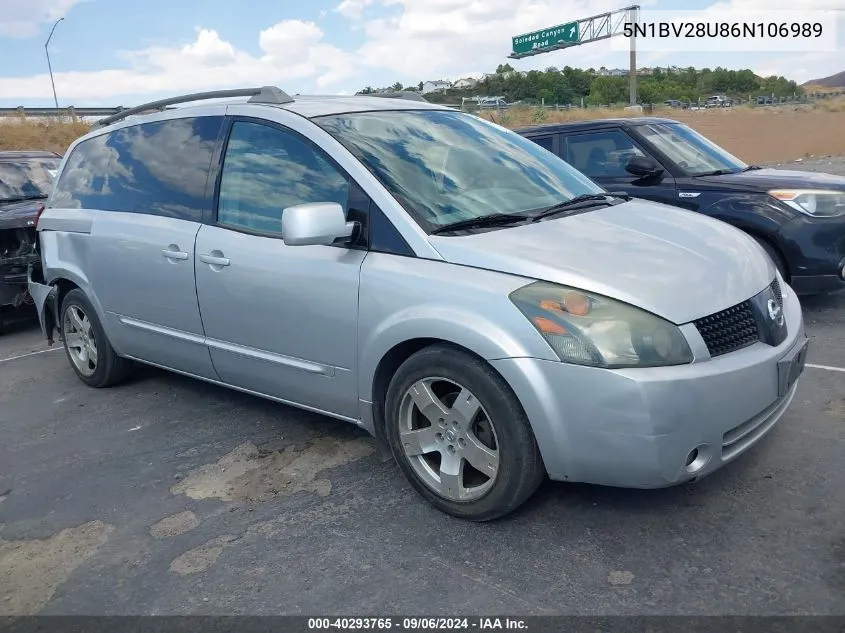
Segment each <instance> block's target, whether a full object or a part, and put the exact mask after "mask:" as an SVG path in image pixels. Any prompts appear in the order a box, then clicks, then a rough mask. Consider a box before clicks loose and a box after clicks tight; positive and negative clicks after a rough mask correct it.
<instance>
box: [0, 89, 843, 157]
mask: <svg viewBox="0 0 845 633" xmlns="http://www.w3.org/2000/svg"><path fill="white" fill-rule="evenodd" d="M654 115H655V116H665V117H667V118H671V119H675V120H677V121H681V122H683V123H686V124H687V125H689V126H690V127H692V128H693V129H695V130H697V131H699V132H700V133H702V134H704V135H705V136H707V137H709V138H710V139H712V140H713V141H714V142H716V143H718V144H719V145H722V146H723V147H725V148H726V149H727V150H728V151H729V152H731V153H733V154H735V155H737V156H739V157H740V158H742V159H743V160H746V161H749V162H755V163H767V162H768V163H773V162H783V161H789V160H794V159H796V158H804V157H807V156H828V155H837V156H841V155H845V98H838V99H829V100H826V101H821V102H818V103H816V104H813V105H794V106H780V107H777V108H751V107H744V106H739V107H734V108H730V109H721V108H713V109H711V110H693V111H690V110H670V109H660V110H656V111H655V112H654ZM482 116H485V117H488V118H490V119H493V120H495V121H496V122H497V123H500V124H502V125H504V126H506V127H512V128H513V127H520V126H524V125H536V124H542V123H557V122H565V121H582V120H585V119H598V118H607V117H635V116H640V115H639V114H638V113H636V112H630V111H627V110H624V109H617V110H613V109H607V108H592V109H588V110H563V111H559V112H555V111H549V110H541V109H538V108H514V109H512V110H510V111H506V112H501V113H497V112H485V113H484V114H483V115H482ZM88 129H89V126H88V124H86V123H80V122H73V121H72V120H70V119H68V118H64V119H58V118H57V119H26V120H22V119H20V118H17V117H15V118H11V117H10V118H9V119H8V120H6V121H3V122H0V150H14V149H39V150H51V151H56V152H60V153H61V152H64V151H65V150H66V149H67V147H68V145H70V143H71V142H73V140H74V139H76V138H78V137H79V136H81V135H82V134H84V133H86V132H87V131H88Z"/></svg>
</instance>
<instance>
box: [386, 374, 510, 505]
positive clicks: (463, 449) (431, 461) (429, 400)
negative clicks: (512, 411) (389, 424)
mask: <svg viewBox="0 0 845 633" xmlns="http://www.w3.org/2000/svg"><path fill="white" fill-rule="evenodd" d="M399 410H400V413H399V416H400V425H401V430H400V432H399V437H400V440H401V442H402V449H403V450H404V452H405V455H406V456H407V457H408V460H409V462H410V464H411V467H412V468H413V469H414V472H415V473H416V474H417V475H418V476H419V478H420V479H421V481H422V482H423V483H424V484H425V485H427V486H429V487H430V488H431V489H432V490H433V491H434V492H436V493H437V494H438V495H440V496H441V497H443V498H444V499H448V500H450V501H472V500H474V499H478V498H480V497H482V496H484V495H485V494H486V493H487V492H488V491H489V490H490V488H491V487H492V486H493V484H495V482H496V476H497V475H498V471H499V448H498V441H497V437H496V429H495V428H494V426H493V423H492V421H491V420H490V416H489V415H487V412H486V411H485V410H484V407H482V406H481V403H480V402H479V401H478V398H476V397H475V395H473V393H472V392H471V391H470V390H469V389H467V388H466V387H464V386H462V385H460V384H458V383H456V382H453V381H451V380H448V379H446V378H425V379H423V380H418V381H417V382H415V383H414V384H413V385H411V387H410V388H409V389H408V390H406V391H405V395H404V396H403V398H402V403H401V404H400V409H399Z"/></svg>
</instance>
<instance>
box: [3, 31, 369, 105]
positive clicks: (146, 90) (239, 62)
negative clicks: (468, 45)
mask: <svg viewBox="0 0 845 633" xmlns="http://www.w3.org/2000/svg"><path fill="white" fill-rule="evenodd" d="M322 39H323V31H322V30H321V29H320V28H319V27H318V26H317V25H316V24H314V23H313V22H302V21H299V20H287V21H284V22H279V23H278V24H275V25H273V26H271V27H270V28H268V29H265V30H263V31H261V33H260V34H259V36H258V43H259V47H260V49H261V54H260V55H258V56H255V55H252V54H250V53H247V52H245V51H242V50H239V49H237V48H236V47H234V46H233V45H232V44H231V43H230V42H227V41H225V40H222V39H221V38H220V36H219V35H218V33H217V32H216V31H213V30H208V29H200V30H199V31H198V32H197V34H196V39H195V40H194V41H193V42H191V43H189V44H185V45H184V46H179V47H171V48H168V47H162V46H156V47H152V48H148V49H144V50H141V51H130V52H124V53H121V55H120V56H121V57H122V58H123V59H124V60H126V61H127V62H128V63H129V68H127V69H108V70H100V71H93V72H65V73H56V74H55V81H56V92H57V93H58V94H59V95H60V99H61V101H62V102H64V103H80V102H83V101H87V102H91V101H97V102H103V101H109V102H111V103H115V102H118V101H120V99H121V97H123V96H126V95H131V96H134V95H144V94H160V93H173V92H176V93H179V92H191V91H194V90H204V89H214V88H226V87H236V86H237V87H240V86H244V85H266V84H274V83H278V84H279V85H281V86H285V85H286V84H287V83H289V82H291V81H295V80H304V79H309V80H311V79H312V78H316V83H317V84H318V85H319V86H321V87H324V86H329V85H332V84H334V83H336V82H338V81H340V80H342V79H344V78H346V77H348V76H349V75H350V74H352V72H353V71H354V63H353V60H352V56H351V55H350V54H349V53H346V52H344V51H342V50H340V49H338V48H336V47H334V46H332V45H330V44H326V43H324V42H323V41H322ZM294 92H295V91H294ZM0 94H1V95H3V96H4V97H6V98H11V99H21V98H23V99H33V98H47V97H49V96H50V95H51V94H52V89H51V87H50V81H49V77H48V76H47V75H37V76H34V77H25V78H14V77H6V78H2V77H0Z"/></svg>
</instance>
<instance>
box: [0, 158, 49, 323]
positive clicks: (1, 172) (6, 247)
mask: <svg viewBox="0 0 845 633" xmlns="http://www.w3.org/2000/svg"><path fill="white" fill-rule="evenodd" d="M60 160H61V156H59V155H58V154H54V153H52V152H36V151H33V152H0V326H2V322H3V317H4V313H5V312H6V311H7V310H9V309H10V308H11V309H14V308H19V307H20V306H22V305H23V304H24V303H27V302H29V294H28V292H27V268H28V267H29V265H30V264H32V263H35V262H37V261H38V253H37V251H36V234H35V220H36V217H37V216H38V211H39V209H41V208H42V207H43V204H44V201H45V200H46V199H47V196H48V195H49V194H50V191H51V189H52V187H53V178H54V177H55V175H56V170H57V169H58V168H59V161H60Z"/></svg>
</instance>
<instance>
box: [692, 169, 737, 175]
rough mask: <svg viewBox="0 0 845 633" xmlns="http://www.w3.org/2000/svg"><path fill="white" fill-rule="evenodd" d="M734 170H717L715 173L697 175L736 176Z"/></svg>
mask: <svg viewBox="0 0 845 633" xmlns="http://www.w3.org/2000/svg"><path fill="white" fill-rule="evenodd" d="M735 173H737V172H735V171H734V170H733V169H715V170H713V171H708V172H705V173H703V174H696V176H724V175H725V174H735Z"/></svg>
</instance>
